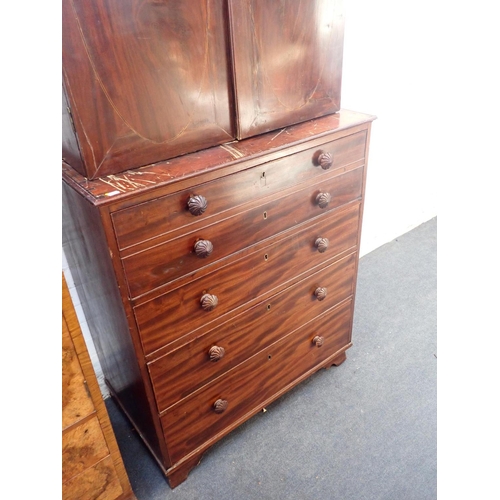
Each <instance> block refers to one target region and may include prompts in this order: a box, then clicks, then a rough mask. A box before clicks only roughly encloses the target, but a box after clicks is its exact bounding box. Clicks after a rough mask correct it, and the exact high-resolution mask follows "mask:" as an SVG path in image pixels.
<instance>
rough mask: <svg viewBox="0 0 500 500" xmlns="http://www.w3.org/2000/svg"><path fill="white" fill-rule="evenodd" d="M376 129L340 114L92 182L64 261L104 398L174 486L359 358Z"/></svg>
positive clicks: (71, 201)
mask: <svg viewBox="0 0 500 500" xmlns="http://www.w3.org/2000/svg"><path fill="white" fill-rule="evenodd" d="M373 119H374V117H373V116H368V115H363V114H360V113H354V112H350V111H345V110H341V111H339V112H338V113H336V114H335V115H329V116H325V117H322V118H318V119H314V120H310V121H308V122H304V123H300V124H296V125H292V126H290V127H286V128H284V129H281V130H279V131H273V132H269V133H266V134H262V135H259V136H257V137H253V138H250V139H244V140H241V141H238V142H235V141H233V142H231V143H226V144H222V145H220V146H215V147H213V148H209V149H205V150H203V151H200V152H196V153H190V154H186V155H184V156H182V157H177V158H173V159H170V160H168V161H165V162H160V163H155V164H152V165H149V166H146V167H143V168H139V169H136V170H131V171H129V172H124V173H121V174H116V175H109V176H106V177H100V178H97V179H94V180H89V179H88V178H85V177H83V176H82V175H80V174H78V173H77V172H76V171H75V170H74V169H72V168H70V167H69V166H68V165H67V164H65V163H63V181H64V182H63V201H64V203H63V206H64V210H65V214H64V218H63V221H64V224H65V231H66V232H67V238H66V239H67V240H68V241H69V242H70V248H69V251H68V255H67V257H68V262H69V264H70V267H71V268H72V272H73V274H74V278H75V283H76V284H77V288H78V290H79V293H80V295H81V296H82V297H83V298H84V299H85V300H82V303H83V305H84V307H85V308H86V310H85V313H86V316H87V319H88V323H89V327H90V329H91V333H92V335H93V338H94V340H95V344H96V349H97V351H98V354H99V357H100V359H101V364H102V367H103V371H104V373H105V376H106V380H107V383H108V385H109V387H110V389H111V391H112V393H113V394H114V397H115V398H116V399H117V401H118V402H119V404H120V405H121V407H122V408H123V410H124V411H125V412H126V413H127V415H128V416H129V418H130V419H131V421H132V422H133V423H134V426H135V427H136V429H137V430H138V432H139V434H140V435H141V437H142V438H143V439H144V441H145V443H146V444H147V445H148V447H149V449H150V450H151V452H152V453H153V455H154V456H155V457H156V459H157V461H158V464H159V465H160V467H161V468H162V469H163V470H164V472H165V474H166V475H167V477H168V479H169V483H170V485H171V486H172V487H175V486H176V485H177V484H179V483H180V482H181V481H183V480H184V479H185V478H186V477H187V474H188V473H189V471H190V470H191V469H192V468H193V467H194V466H195V465H196V464H197V463H198V462H199V460H200V458H201V456H202V455H203V453H204V452H205V451H206V450H207V449H208V448H209V447H210V446H211V445H212V444H214V443H215V442H216V441H217V440H219V439H220V438H222V437H223V436H224V435H226V434H227V433H228V432H230V431H231V430H232V429H234V428H235V427H237V426H238V425H239V424H241V423H242V422H243V421H245V420H247V419H248V418H250V417H251V416H252V415H254V414H255V413H257V412H258V411H260V410H261V409H262V408H263V407H264V406H266V405H268V404H269V403H270V402H271V401H273V400H275V399H276V398H278V397H279V396H280V395H282V394H283V393H284V392H286V391H287V390H289V389H290V388H291V387H293V386H294V385H296V384H298V383H299V382H300V381H302V380H304V379H305V378H306V377H308V376H310V375H311V374H312V373H314V372H315V371H317V370H318V369H320V368H322V367H328V366H330V365H332V364H333V365H338V364H340V363H342V362H343V361H344V360H345V351H346V349H348V348H349V347H350V346H351V332H352V316H353V307H354V297H355V289H356V273H357V263H358V257H359V239H360V230H361V221H362V212H363V202H364V189H365V178H366V163H367V157H368V145H369V136H370V129H371V121H372V120H373Z"/></svg>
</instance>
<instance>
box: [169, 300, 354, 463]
mask: <svg viewBox="0 0 500 500" xmlns="http://www.w3.org/2000/svg"><path fill="white" fill-rule="evenodd" d="M351 326H352V300H351V299H349V300H347V301H345V302H343V303H342V304H340V305H339V306H337V307H334V308H333V309H330V310H329V311H327V312H326V313H324V314H322V315H321V316H319V317H317V318H315V319H314V320H313V321H311V322H309V323H308V324H306V325H305V326H304V327H302V328H300V329H299V330H296V331H295V332H293V333H291V334H289V335H287V336H286V337H285V338H283V339H281V340H280V341H279V342H276V343H275V344H273V345H271V346H269V347H267V348H266V349H264V350H263V351H261V352H260V353H258V354H256V355H255V356H253V357H251V358H250V359H248V360H247V361H245V362H244V363H242V364H241V365H239V366H237V367H236V368H234V369H233V370H231V371H229V372H228V373H227V374H226V375H225V376H223V377H221V378H219V379H217V380H215V381H214V382H213V383H211V384H209V385H207V386H205V387H204V388H202V389H201V390H200V391H198V392H197V393H194V394H192V395H191V396H189V397H188V398H186V399H184V400H183V401H181V402H180V403H179V404H178V405H175V406H173V407H172V408H171V409H169V410H168V411H167V412H166V413H165V414H164V415H163V417H162V419H161V420H162V425H163V429H164V434H165V439H166V441H167V446H168V449H169V454H170V457H171V459H172V461H173V462H174V463H175V462H178V461H179V460H180V459H181V458H183V457H184V456H186V455H187V454H189V453H190V452H192V451H194V450H196V449H197V448H198V447H200V446H201V445H203V444H204V443H205V442H207V441H208V440H210V439H211V438H213V437H214V436H216V435H217V434H219V433H220V432H222V431H224V429H225V428H227V427H229V426H231V425H232V424H233V423H235V422H237V421H239V420H240V419H242V418H244V417H246V416H250V414H251V413H254V412H255V411H258V410H260V409H261V408H262V406H263V405H265V404H268V403H269V402H270V401H271V400H272V399H275V398H276V397H278V396H279V395H280V393H281V391H282V390H283V389H284V388H286V387H287V386H290V387H291V385H292V384H293V383H294V382H295V381H296V380H297V379H298V378H300V377H301V376H302V375H304V374H305V373H306V372H308V371H310V370H312V369H314V367H315V366H316V365H318V364H319V363H321V362H322V361H325V360H326V359H328V358H329V357H331V356H333V355H334V354H335V353H336V352H338V351H339V350H340V349H342V348H343V347H346V346H347V345H348V344H349V342H350V339H351ZM317 337H321V339H322V345H321V346H317V345H316V344H315V343H314V341H315V339H316V338H317ZM216 402H217V403H216ZM226 405H227V407H226Z"/></svg>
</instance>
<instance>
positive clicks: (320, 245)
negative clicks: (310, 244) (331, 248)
mask: <svg viewBox="0 0 500 500" xmlns="http://www.w3.org/2000/svg"><path fill="white" fill-rule="evenodd" d="M329 244H330V241H329V240H328V238H317V239H316V241H315V242H314V246H315V247H316V248H317V249H318V252H319V253H323V252H325V251H326V249H327V248H328V245H329Z"/></svg>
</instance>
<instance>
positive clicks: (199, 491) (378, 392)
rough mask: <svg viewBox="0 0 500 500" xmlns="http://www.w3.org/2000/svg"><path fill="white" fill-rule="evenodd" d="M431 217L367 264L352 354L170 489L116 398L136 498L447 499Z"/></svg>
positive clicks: (116, 419)
mask: <svg viewBox="0 0 500 500" xmlns="http://www.w3.org/2000/svg"><path fill="white" fill-rule="evenodd" d="M436 247H437V219H432V220H430V221H428V222H426V223H424V224H422V225H421V226H419V227H417V228H415V229H413V230H412V231H410V232H409V233H406V234H404V235H402V236H401V237H399V238H397V239H396V240H394V241H392V242H390V243H388V244H386V245H384V246H382V247H380V248H378V249H376V250H375V251H373V252H371V253H370V254H368V255H366V256H364V257H363V258H362V259H361V261H360V265H359V276H358V287H357V298H356V307H355V317H354V331H353V347H352V348H351V349H349V350H348V351H347V360H346V362H345V363H344V364H342V365H340V366H339V367H333V368H331V369H329V370H321V371H319V372H317V373H316V374H315V375H313V376H312V377H311V378H309V379H308V380H306V381H305V382H303V383H302V384H300V385H299V386H297V387H296V388H294V389H293V390H292V391H291V392H289V393H287V394H286V395H284V396H283V397H282V398H281V399H279V400H278V401H276V402H275V403H273V404H272V405H270V406H269V407H268V408H267V411H266V412H265V413H259V414H258V415H256V416H255V417H254V418H252V419H251V420H249V421H248V422H246V423H245V424H243V425H242V426H241V427H240V428H238V429H236V430H235V431H233V432H232V433H231V434H230V435H228V436H227V437H226V438H224V439H223V440H222V441H220V442H219V443H217V444H216V445H215V446H214V447H212V448H211V449H210V450H209V451H208V452H207V453H206V454H205V455H204V457H203V459H202V461H201V463H200V464H199V465H198V466H197V467H195V468H194V469H193V470H192V471H191V473H190V475H189V477H188V479H187V481H186V482H184V483H182V484H181V485H180V486H178V487H177V488H176V489H175V490H171V489H170V488H169V487H168V485H167V483H166V480H165V478H164V477H163V475H162V473H161V472H160V470H159V468H158V467H157V465H156V462H155V461H154V460H153V459H152V458H151V457H150V455H149V453H148V451H147V450H146V448H145V447H144V445H143V444H142V443H141V442H140V440H139V439H138V437H137V435H136V433H135V432H134V431H133V429H132V428H131V426H130V424H129V423H128V421H127V420H126V419H125V418H124V417H123V416H122V414H121V413H120V412H119V411H118V410H117V408H116V406H115V405H114V403H113V402H112V401H111V400H109V399H108V400H106V403H107V407H108V410H109V413H110V417H111V420H112V423H113V427H114V429H115V433H116V436H117V439H118V442H119V445H120V449H121V452H122V456H123V460H124V462H125V466H126V468H127V471H128V474H129V478H130V481H131V484H132V487H133V489H134V492H135V493H136V496H137V499H138V500H157V499H169V498H172V499H173V498H175V499H179V500H194V499H196V500H197V499H201V500H205V499H206V500H211V499H213V500H239V499H242V500H254V499H255V500H257V499H258V500H281V499H283V500H333V499H335V500H336V499H342V500H364V499H366V500H379V499H380V500H431V499H435V498H437V493H436V491H437V484H436V483H437V458H436V455H437V445H436V441H437V436H436V434H437V409H436V406H437V404H436V403H437V401H436V400H437V391H436V371H437V370H436V363H437V357H436V352H437V351H436V349H437V347H436V342H437V340H436V337H437V336H436V316H437V312H436V300H437V298H436V296H437V293H436V283H437V278H436V267H437V263H436V250H437V248H436Z"/></svg>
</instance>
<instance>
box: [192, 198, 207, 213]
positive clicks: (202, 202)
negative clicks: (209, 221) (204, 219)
mask: <svg viewBox="0 0 500 500" xmlns="http://www.w3.org/2000/svg"><path fill="white" fill-rule="evenodd" d="M187 205H188V210H189V212H190V213H191V214H192V215H201V214H202V213H203V212H205V210H206V209H207V206H208V202H207V199H206V198H205V197H204V196H201V194H196V195H193V196H191V197H190V198H189V200H188V203H187Z"/></svg>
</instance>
